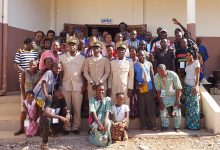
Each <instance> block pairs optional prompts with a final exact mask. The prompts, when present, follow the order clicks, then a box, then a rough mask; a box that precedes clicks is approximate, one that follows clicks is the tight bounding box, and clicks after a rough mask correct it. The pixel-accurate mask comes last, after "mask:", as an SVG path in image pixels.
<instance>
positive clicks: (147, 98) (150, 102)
mask: <svg viewBox="0 0 220 150" xmlns="http://www.w3.org/2000/svg"><path fill="white" fill-rule="evenodd" d="M134 72H135V83H136V89H137V98H138V109H139V118H140V122H141V129H142V130H145V129H152V130H156V129H157V127H156V115H155V101H154V98H153V77H154V71H153V65H152V64H151V62H149V61H147V60H146V59H145V52H144V50H139V51H138V61H137V62H136V63H135V64H134Z"/></svg>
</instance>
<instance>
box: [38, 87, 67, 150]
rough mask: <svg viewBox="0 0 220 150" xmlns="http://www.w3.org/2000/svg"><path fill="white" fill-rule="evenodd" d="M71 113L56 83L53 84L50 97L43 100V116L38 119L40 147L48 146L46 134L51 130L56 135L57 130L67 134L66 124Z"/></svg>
mask: <svg viewBox="0 0 220 150" xmlns="http://www.w3.org/2000/svg"><path fill="white" fill-rule="evenodd" d="M70 119H71V115H70V113H69V110H68V109H67V105H66V101H65V98H64V96H63V94H62V92H61V89H60V88H59V86H58V85H55V86H54V95H53V98H52V99H47V100H46V101H45V106H44V112H43V117H42V118H41V119H40V130H41V131H42V137H43V144H42V149H46V148H48V145H47V143H48V136H49V133H50V132H51V134H52V135H56V133H57V132H58V131H63V135H67V134H69V131H67V126H69V124H70Z"/></svg>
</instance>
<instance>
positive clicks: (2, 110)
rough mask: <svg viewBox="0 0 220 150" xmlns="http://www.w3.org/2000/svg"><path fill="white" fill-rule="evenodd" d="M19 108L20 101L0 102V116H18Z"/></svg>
mask: <svg viewBox="0 0 220 150" xmlns="http://www.w3.org/2000/svg"><path fill="white" fill-rule="evenodd" d="M20 109H21V104H20V103H17V102H16V103H2V104H0V116H19V114H20V112H21V110H20Z"/></svg>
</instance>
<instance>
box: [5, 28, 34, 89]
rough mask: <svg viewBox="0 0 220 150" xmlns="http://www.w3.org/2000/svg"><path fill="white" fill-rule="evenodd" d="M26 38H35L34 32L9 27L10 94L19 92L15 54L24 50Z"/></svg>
mask: <svg viewBox="0 0 220 150" xmlns="http://www.w3.org/2000/svg"><path fill="white" fill-rule="evenodd" d="M26 37H34V32H31V31H27V30H23V29H19V28H15V27H11V26H8V92H10V91H18V90H20V88H19V81H18V72H17V71H16V70H15V68H14V63H13V62H14V58H15V53H16V51H17V50H18V49H20V48H23V41H24V39H25V38H26Z"/></svg>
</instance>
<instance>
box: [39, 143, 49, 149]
mask: <svg viewBox="0 0 220 150" xmlns="http://www.w3.org/2000/svg"><path fill="white" fill-rule="evenodd" d="M41 150H49V147H48V144H45V143H43V144H42V145H41Z"/></svg>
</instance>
